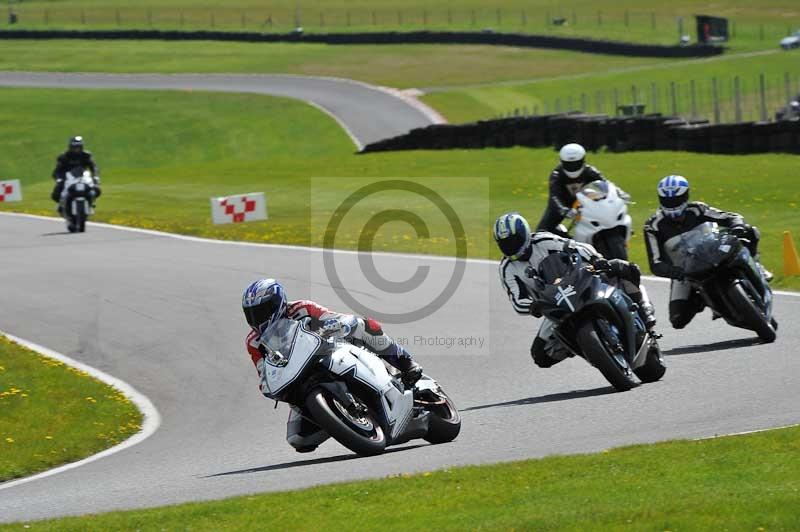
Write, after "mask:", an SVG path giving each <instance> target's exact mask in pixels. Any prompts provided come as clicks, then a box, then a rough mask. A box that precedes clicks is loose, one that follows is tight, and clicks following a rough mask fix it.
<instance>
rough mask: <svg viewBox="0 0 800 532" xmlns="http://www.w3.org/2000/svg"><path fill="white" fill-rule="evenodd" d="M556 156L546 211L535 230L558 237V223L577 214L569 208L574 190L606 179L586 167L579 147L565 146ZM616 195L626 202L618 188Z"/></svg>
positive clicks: (584, 155) (575, 191)
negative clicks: (557, 162)
mask: <svg viewBox="0 0 800 532" xmlns="http://www.w3.org/2000/svg"><path fill="white" fill-rule="evenodd" d="M558 157H559V164H558V166H556V167H555V169H554V170H553V171H552V172H551V173H550V185H549V193H548V195H549V199H548V201H547V208H546V209H545V211H544V214H543V215H542V219H541V220H540V221H539V225H538V226H537V227H536V230H537V231H549V232H551V233H554V232H555V233H558V234H560V233H561V232H560V231H558V229H557V228H558V224H560V223H561V222H562V220H564V218H570V219H572V218H575V216H577V214H578V211H577V210H575V209H574V208H572V205H573V204H574V203H575V199H576V194H577V193H578V191H579V190H580V189H581V188H583V187H584V186H585V185H588V184H589V183H591V182H592V181H605V180H606V178H605V176H603V174H601V173H600V171H599V170H598V169H597V168H595V167H594V166H591V165H589V164H586V150H585V149H584V148H583V146H581V145H580V144H574V143H572V144H566V145H565V146H564V147H563V148H561V150H560V151H559V152H558ZM619 196H620V198H621V199H622V200H623V201H628V200H629V199H630V196H629V195H628V194H626V193H625V192H624V191H623V190H622V189H619ZM562 236H566V235H562Z"/></svg>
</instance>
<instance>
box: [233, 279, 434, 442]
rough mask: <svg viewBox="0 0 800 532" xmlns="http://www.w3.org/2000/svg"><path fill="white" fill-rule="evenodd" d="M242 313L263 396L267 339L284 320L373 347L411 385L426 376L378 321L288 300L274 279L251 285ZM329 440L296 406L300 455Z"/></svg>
mask: <svg viewBox="0 0 800 532" xmlns="http://www.w3.org/2000/svg"><path fill="white" fill-rule="evenodd" d="M242 310H244V316H245V319H246V320H247V323H248V325H250V329H251V330H250V333H249V334H248V335H247V340H246V344H247V352H248V353H249V354H250V358H251V359H252V360H253V364H255V366H256V370H258V377H259V383H260V385H259V388H260V390H261V392H262V393H263V392H265V391H266V390H265V389H264V388H263V386H264V382H265V380H264V379H265V375H264V371H265V361H264V355H265V350H264V347H263V346H262V344H261V335H262V334H263V333H264V332H265V331H266V330H267V329H268V328H269V326H270V325H272V324H273V323H274V322H276V321H277V320H279V319H281V318H288V319H291V320H297V321H299V322H301V323H302V324H303V326H304V327H305V328H306V329H308V330H310V331H311V332H313V333H316V334H319V335H320V336H322V337H324V338H335V339H338V340H343V341H348V342H352V343H354V344H356V345H360V346H363V347H365V348H367V349H369V350H370V351H372V352H373V353H375V354H376V355H378V356H379V357H381V358H382V359H384V360H386V361H387V362H388V363H389V364H391V365H392V366H394V367H396V368H397V369H398V370H400V373H401V376H402V378H403V381H404V382H405V383H406V384H407V385H413V384H414V383H415V382H417V381H418V380H419V378H420V377H421V376H422V368H421V367H420V366H419V364H417V363H416V362H414V359H413V358H412V356H411V353H409V352H408V351H406V350H405V349H404V348H403V347H402V346H400V345H399V344H398V343H397V342H395V341H394V340H393V339H392V338H391V337H390V336H388V335H387V334H386V333H384V332H383V328H382V327H381V324H380V323H378V322H377V321H375V320H373V319H370V318H362V317H359V316H354V315H352V314H341V313H338V312H333V311H331V310H328V309H327V308H325V307H323V306H321V305H319V304H318V303H315V302H313V301H308V300H300V301H287V299H286V291H285V290H284V289H283V286H281V284H280V283H278V282H277V281H275V280H274V279H259V280H258V281H255V282H253V283H252V284H251V285H250V286H248V287H247V289H246V290H245V291H244V294H243V296H242ZM327 438H328V435H327V433H326V432H324V431H322V430H320V428H319V427H318V426H317V425H315V424H314V423H312V422H310V421H309V420H307V419H305V418H304V417H303V416H302V414H301V410H300V409H299V408H297V407H296V406H292V407H291V410H290V411H289V421H288V422H287V425H286V441H288V442H289V445H291V446H292V447H294V448H295V450H296V451H297V452H300V453H307V452H311V451H313V450H314V449H316V448H317V446H318V445H319V444H321V443H322V442H323V441H325V440H326V439H327Z"/></svg>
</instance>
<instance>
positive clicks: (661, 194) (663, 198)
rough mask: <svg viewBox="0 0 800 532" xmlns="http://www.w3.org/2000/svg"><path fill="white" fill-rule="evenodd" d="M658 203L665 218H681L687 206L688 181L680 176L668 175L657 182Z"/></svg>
mask: <svg viewBox="0 0 800 532" xmlns="http://www.w3.org/2000/svg"><path fill="white" fill-rule="evenodd" d="M658 202H659V203H660V204H661V212H663V213H664V215H665V216H668V217H670V218H678V217H679V216H681V215H682V214H683V211H684V209H686V205H688V204H689V181H688V180H687V179H686V178H685V177H683V176H682V175H668V176H667V177H665V178H664V179H662V180H661V181H659V182H658Z"/></svg>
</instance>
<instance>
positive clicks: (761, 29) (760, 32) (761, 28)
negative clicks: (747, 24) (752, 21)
mask: <svg viewBox="0 0 800 532" xmlns="http://www.w3.org/2000/svg"><path fill="white" fill-rule="evenodd" d="M758 38H759V40H762V41H763V40H764V25H763V24H762V25H761V26H759V27H758Z"/></svg>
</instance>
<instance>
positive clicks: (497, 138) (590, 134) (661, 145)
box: [362, 113, 800, 154]
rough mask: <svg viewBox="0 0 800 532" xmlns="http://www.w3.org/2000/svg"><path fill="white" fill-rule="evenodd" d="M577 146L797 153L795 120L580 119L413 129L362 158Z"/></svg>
mask: <svg viewBox="0 0 800 532" xmlns="http://www.w3.org/2000/svg"><path fill="white" fill-rule="evenodd" d="M568 142H579V143H581V144H583V145H584V146H585V147H586V148H587V149H588V150H593V151H594V150H598V149H600V148H603V147H605V148H607V149H608V150H610V151H617V152H624V151H641V150H680V151H693V152H704V153H730V154H733V153H736V154H746V153H766V152H784V153H800V120H788V121H779V122H742V123H736V124H709V123H708V121H706V120H695V121H691V120H684V119H682V118H679V117H670V116H662V115H660V114H652V115H645V116H638V117H610V116H606V115H587V114H581V113H568V114H555V115H543V116H529V117H513V118H501V119H496V120H486V121H481V122H474V123H470V124H461V125H453V124H445V125H432V126H427V127H424V128H418V129H413V130H411V131H410V132H408V133H406V134H405V135H400V136H398V137H393V138H389V139H385V140H381V141H378V142H374V143H372V144H368V145H367V146H365V147H364V149H363V151H362V153H363V152H377V151H396V150H442V149H458V148H462V149H471V148H507V147H511V146H529V147H548V146H553V147H556V148H557V147H560V146H562V145H564V144H566V143H568Z"/></svg>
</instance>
